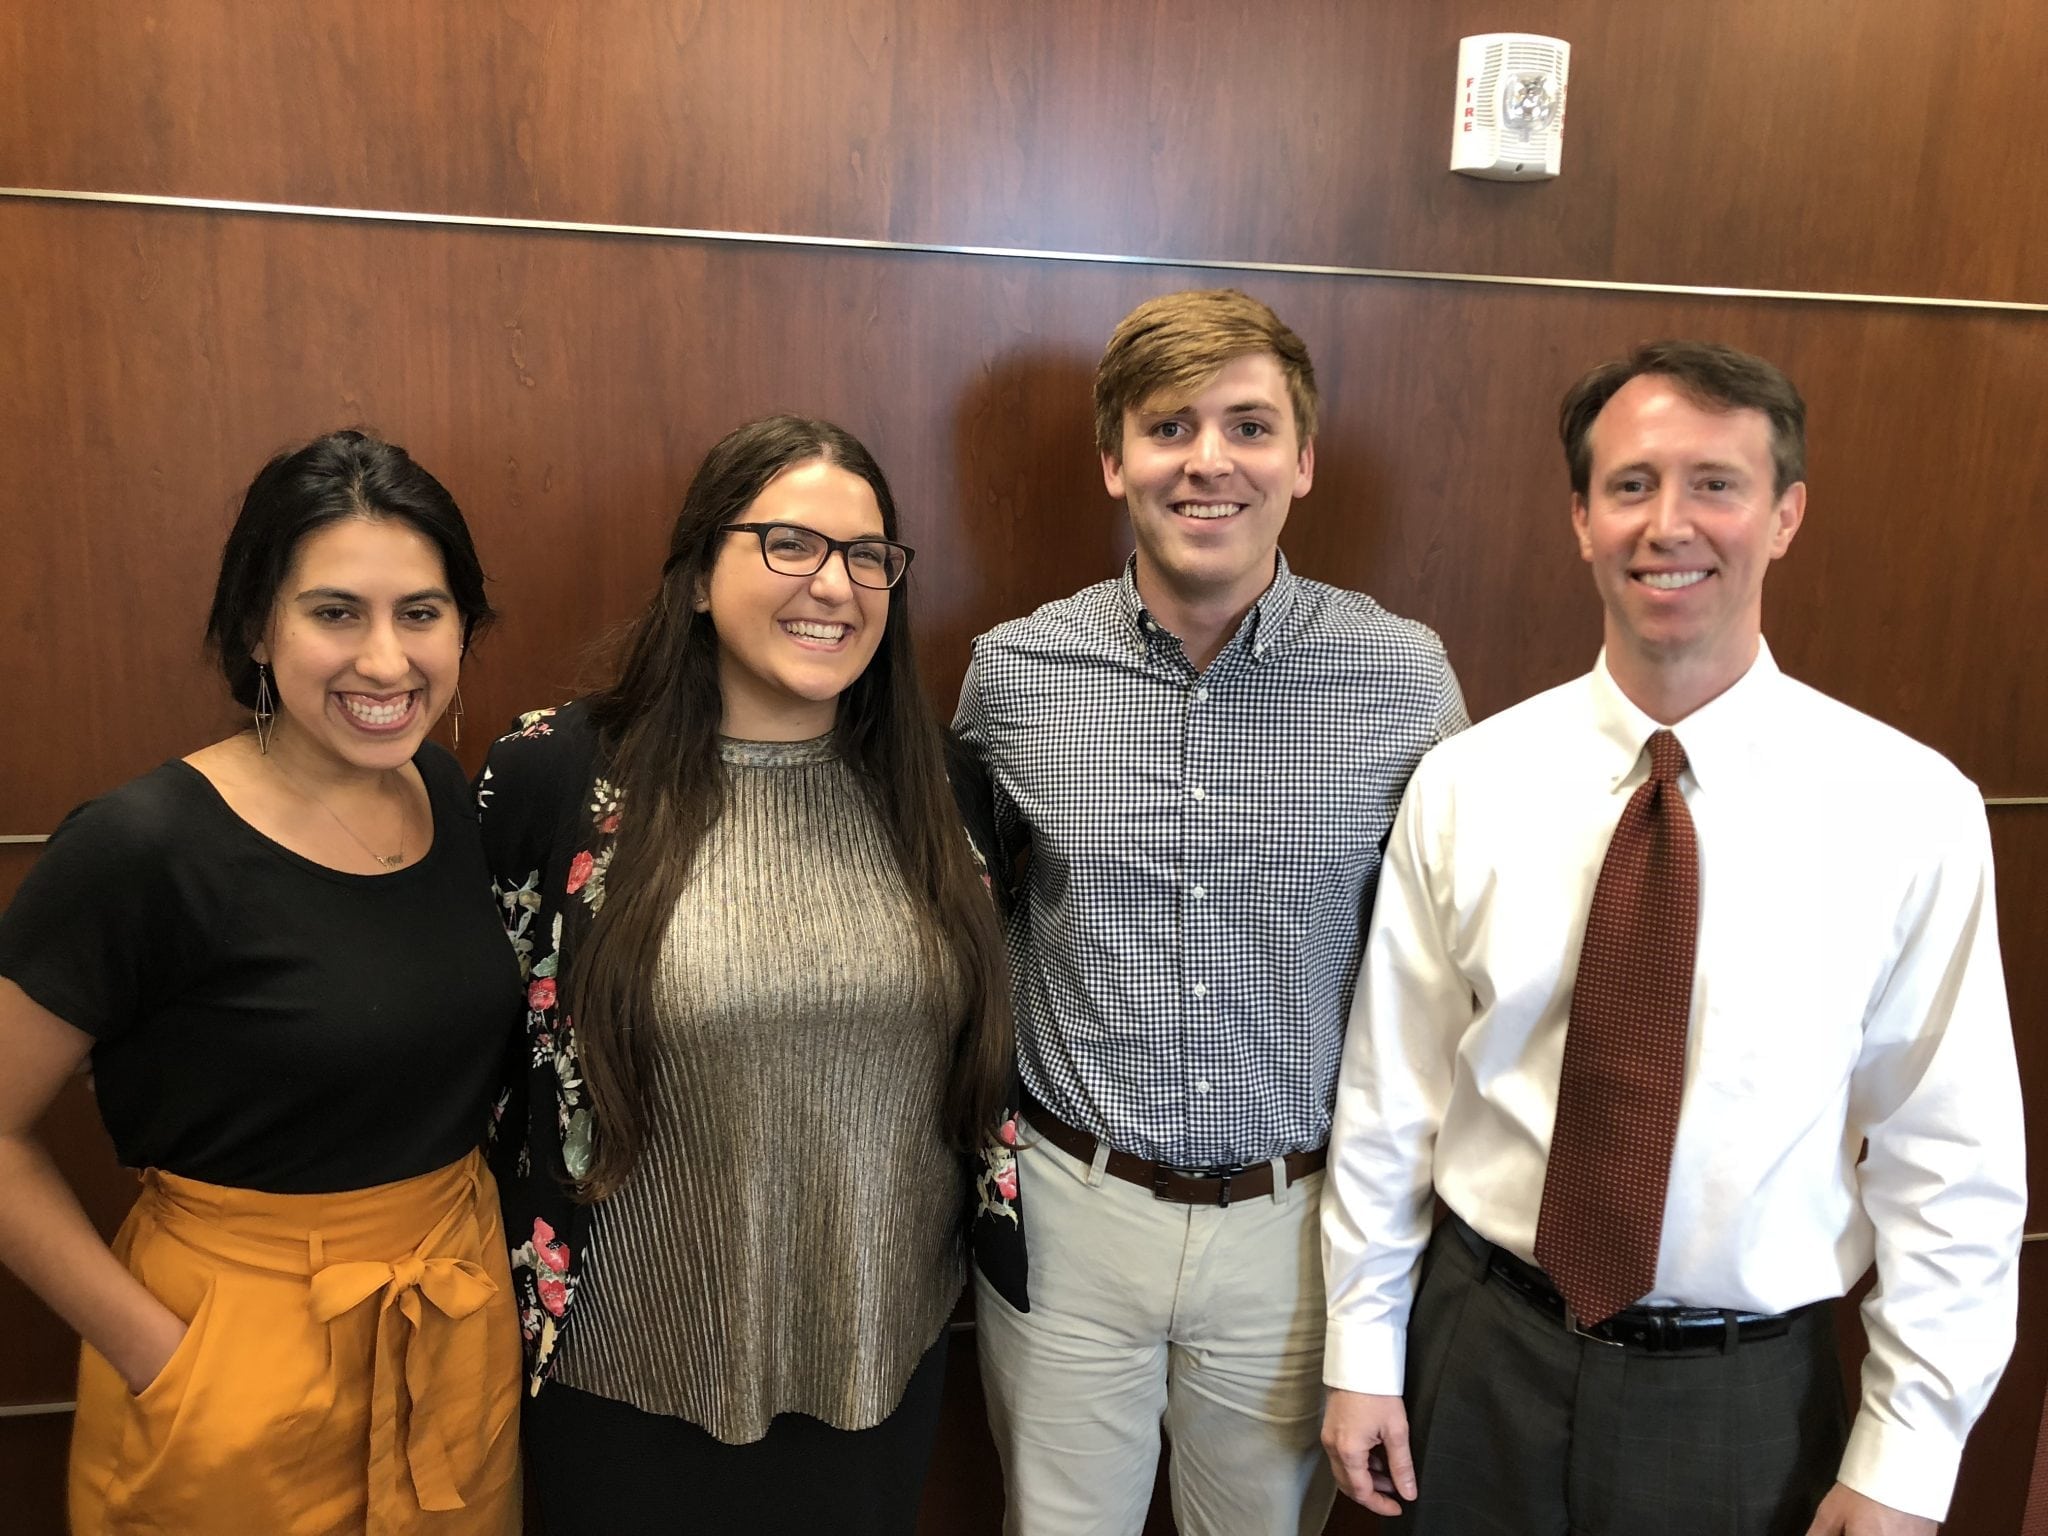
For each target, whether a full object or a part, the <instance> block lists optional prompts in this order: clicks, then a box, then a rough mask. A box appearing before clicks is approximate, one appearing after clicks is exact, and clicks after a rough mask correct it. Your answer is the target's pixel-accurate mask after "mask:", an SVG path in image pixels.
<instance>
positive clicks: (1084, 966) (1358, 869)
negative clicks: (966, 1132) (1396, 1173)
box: [955, 290, 1466, 1536]
mask: <svg viewBox="0 0 2048 1536" xmlns="http://www.w3.org/2000/svg"><path fill="white" fill-rule="evenodd" d="M1095 407H1096V434H1097V447H1098V449H1099V450H1100V452H1101V456H1102V472H1103V482H1104V484H1105V485H1106V486H1107V488H1108V490H1109V493H1110V494H1111V495H1112V496H1115V497H1117V498H1119V499H1121V500H1122V501H1123V502H1124V503H1125V505H1126V507H1127V508H1128V510H1129V513H1130V518H1131V525H1132V529H1133V531H1134V533H1135V535H1136V554H1135V556H1134V557H1133V559H1132V560H1131V562H1130V563H1129V564H1128V565H1127V566H1126V567H1125V569H1124V571H1123V572H1122V573H1121V575H1119V576H1118V577H1116V578H1115V579H1112V580H1109V581H1104V582H1101V583H1098V584H1097V585H1095V586H1092V587H1089V588H1086V589H1085V590H1083V591H1081V592H1079V593H1077V594H1076V595H1074V596H1073V597H1071V598H1068V599H1066V600H1064V601H1061V602H1056V603H1051V604H1048V605H1046V606H1045V607H1043V608H1041V609H1039V610H1038V611H1037V612H1036V613H1034V614H1031V615H1030V616H1028V617H1026V618H1022V619H1018V620H1015V621H1013V622H1011V623H1008V624H1004V625H1001V626H999V627H998V628H996V629H995V630H993V631H991V632H990V633H988V634H986V635H984V636H982V637H981V639H980V640H979V641H977V642H976V645H975V649H974V659H973V662H972V664H971V666H970V668H969V671H968V675H967V679H966V682H965V684H964V686H963V689H962V693H961V699H960V709H959V715H958V718H957V720H956V722H955V724H956V727H957V729H958V730H959V732H960V734H961V736H962V737H963V738H964V739H965V741H966V742H968V743H969V744H970V745H971V746H972V747H973V748H974V749H976V750H977V751H978V752H979V753H980V754H981V755H982V757H983V759H984V760H985V761H986V763H987V766H988V769H989V774H990V778H991V780H992V781H993V784H994V789H995V798H996V808H997V816H998V822H999V827H1000V830H1001V832H1002V835H1003V837H1004V838H1005V840H1006V841H1007V843H1008V845H1009V848H1010V851H1011V852H1013V853H1018V854H1021V853H1023V852H1024V851H1025V850H1027V849H1028V851H1029V866H1028V873H1027V876H1026V880H1025V888H1024V890H1023V892H1022V893H1021V899H1020V900H1019V902H1018V903H1017V907H1016V912H1015V916H1014V919H1013V923H1012V929H1011V936H1010V937H1011V947H1012V958H1013V961H1014V965H1015V972H1016V992H1017V1029H1018V1053H1019V1061H1020V1067H1021V1071H1022V1075H1023V1081H1024V1089H1025V1095H1026V1106H1025V1121H1026V1130H1025V1135H1024V1147H1023V1149H1022V1151H1021V1152H1020V1154H1019V1167H1020V1174H1021V1181H1022V1184H1023V1187H1024V1190H1025V1196H1024V1203H1025V1206H1026V1208H1027V1209H1028V1210H1029V1212H1030V1240H1031V1302H1030V1308H1031V1309H1030V1311H1029V1312H1028V1313H1020V1312H1018V1311H1016V1310H1015V1309H1014V1308H1012V1307H1011V1306H1010V1305H1009V1304H1008V1303H1007V1302H1005V1301H1003V1300H1002V1299H1001V1298H1000V1297H999V1296H997V1295H996V1294H995V1293H994V1292H993V1291H992V1290H991V1289H989V1288H988V1287H987V1286H986V1285H982V1286H981V1287H980V1290H979V1293H978V1303H979V1309H978V1318H979V1335H978V1339H979V1350H980V1359H981V1371H982V1380H983V1384H984V1387H985V1389H986V1391H987V1394H988V1400H989V1414H990V1420H991V1423H992V1426H993V1428H994V1431H995V1438H996V1443H997V1446H998V1448H999V1450H1000V1451H1001V1453H1002V1458H1003V1464H1004V1469H1005V1473H1006V1476H1007V1481H1008V1493H1009V1506H1008V1513H1007V1518H1006V1522H1005V1528H1006V1530H1007V1531H1008V1532H1010V1533H1012V1536H1080V1533H1084V1532H1085V1533H1090V1536H1110V1533H1133V1536H1135V1533H1136V1532H1137V1531H1138V1530H1139V1529H1140V1527H1141V1526H1142V1525H1143V1523H1144V1520H1145V1512H1146V1508H1147V1506H1148V1504H1149V1502H1150V1499H1151V1492H1152V1486H1153V1480H1154V1473H1155V1470H1156V1466H1157V1462H1158V1457H1159V1447H1160V1429H1161V1426H1162V1424H1163V1425H1164V1428H1165V1430H1166V1432H1167V1434H1168V1435H1169V1436H1170V1437H1171V1439H1172V1442H1173V1452H1174V1454H1173V1461H1172V1487H1173V1502H1174V1514H1175V1518H1176V1522H1177V1524H1178V1526H1179V1529H1180V1530H1181V1532H1182V1533H1183V1536H1268V1533H1270V1536H1299V1533H1303V1532H1312V1531H1318V1530H1320V1529H1321V1528H1322V1526H1323V1522H1324V1520H1325V1518H1326V1517H1327V1515H1328V1513H1329V1509H1330V1505H1331V1502H1332V1499H1333V1496H1334V1495H1333V1488H1332V1482H1331V1478H1330V1472H1329V1468H1328V1465H1327V1463H1326V1462H1325V1460H1324V1457H1323V1455H1322V1452H1321V1449H1320V1446H1319V1444H1318V1432H1319V1427H1320V1424H1321V1416H1322V1401H1323V1386H1322V1351H1323V1331H1324V1319H1323V1293H1322V1280H1321V1273H1320V1266H1319V1261H1318V1254H1317V1219H1316V1218H1317V1208H1318V1204H1319V1201H1320V1196H1321V1186H1322V1173H1321V1169H1322V1165H1323V1157H1324V1145H1325V1143H1326V1141H1327V1139H1328V1136H1329V1127H1330V1111H1331V1103H1332V1095H1333V1093H1334V1090H1335V1085H1336V1073H1337V1065H1338V1060H1339V1058H1340V1056H1341V1053H1342V1047H1343V1035H1344V1025H1345V1018H1346V1015H1347V1012H1348V1008H1349V1003H1350V994H1351V987H1352V982H1353V978H1354V976H1355V974H1356V971H1357V966H1358V958H1359V945H1360V925H1361V919H1362V916H1363V914H1364V913H1366V912H1368V911H1369V910H1370V907H1371V903H1372V897H1373V890H1374V884H1375V881H1376V879H1377V877H1378V873H1379V864H1380V850H1381V848H1382V846H1383V844H1384V841H1385V838H1386V835H1387V832H1388V830H1389V828H1390V827H1391V825H1392V822H1393V816H1394V811H1395V807H1396V805H1397V804H1398V802H1399V799H1400V796H1401V791H1402V788H1403V786H1404V785H1405V784H1406V782H1407V779H1408V775H1409V772H1410V771H1411V770H1412V768H1413V767H1414V765H1415V763H1416V761H1417V760H1418V759H1419V758H1420V757H1421V756H1422V754H1423V753H1424V752H1426V751H1427V750H1428V749H1429V748H1430V747H1431V746H1432V745H1434V744H1435V743H1436V742H1438V741H1439V740H1441V739H1443V738H1444V737H1446V736H1448V735H1450V734H1452V733H1453V732H1455V731H1458V730H1460V729H1462V728H1463V727H1464V725H1465V724H1466V716H1465V708H1464V703H1463V700H1462V698H1461V696H1460V694H1459V691H1458V685H1457V680H1456V678H1455V677H1454V676H1453V675H1452V672H1451V668H1450V665H1449V663H1448V662H1447V661H1446V659H1445V657H1444V651H1443V646H1442V644H1441V643H1440V642H1439V641H1438V639H1437V637H1436V636H1435V635H1434V634H1433V633H1431V632H1430V631H1429V630H1427V629H1425V628H1424V627H1423V626H1421V625H1419V624H1415V623H1412V622H1410V621H1408V620H1405V619H1401V618H1397V617H1395V616H1394V615H1392V614H1390V613H1388V612H1387V611H1386V610H1384V609H1383V608H1381V607H1380V606H1379V605H1378V604H1377V603H1375V602H1374V601H1373V600H1372V599H1371V598H1368V597H1365V596H1363V595H1361V594H1358V593H1355V592H1345V591H1341V590H1338V589H1336V588H1333V587H1329V586H1325V585H1323V584H1322V583H1320V582H1314V581H1309V580H1305V579H1304V578H1302V577H1299V576H1297V575H1295V574H1294V572H1293V571H1292V570H1291V569H1290V568H1289V566H1288V563H1287V561H1286V558H1285V557H1284V556H1282V555H1281V554H1280V551H1279V540H1280V533H1281V530H1282V528H1283V527H1284V526H1285V524H1286V521H1287V517H1288V514H1289V511H1290V510H1291V508H1292V506H1293V504H1294V502H1295V501H1296V500H1297V499H1299V498H1300V497H1302V496H1305V495H1306V494H1307V493H1308V490H1309V486H1310V483H1311V481H1312V480H1313V478H1314V472H1315V434H1316V407H1317V399H1316V386H1315V373H1314V369H1313V368H1312V366H1311V365H1310V362H1309V357H1308V352H1307V349H1306V348H1305V347H1304V346H1303V345H1302V342H1301V339H1300V338H1299V337H1298V336H1296V335H1295V334H1294V332H1293V331H1291V330H1289V329H1288V328H1287V327H1286V326H1285V325H1284V324H1282V323H1281V321H1280V319H1279V318H1278V316H1276V315H1275V314H1274V313H1273V311H1272V310H1271V309H1269V308H1268V307H1267V306H1266V305H1264V304H1262V303H1260V302H1258V301H1257V300H1255V299H1251V298H1248V297H1246V296H1245V295H1244V294H1241V293H1237V292H1234V291H1230V290H1214V291H1202V292H1191V293H1177V294H1169V295H1166V296H1164V297H1162V298H1157V299H1153V300H1151V301H1149V302H1147V303H1145V304H1142V305H1140V306H1139V307H1138V308H1137V309H1136V310H1134V311H1132V312H1131V314H1129V315H1128V316H1126V317H1125V319H1124V320H1123V322H1122V323H1121V324H1120V325H1119V326H1118V327H1117V328H1116V332H1115V334H1114V335H1113V336H1112V337H1111V338H1110V341H1109V346H1108V348H1107V350H1106V351H1105V352H1104V353H1103V357H1102V362H1101V365H1100V367H1099V368H1098V369H1097V372H1096V378H1095Z"/></svg>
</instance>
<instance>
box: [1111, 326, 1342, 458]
mask: <svg viewBox="0 0 2048 1536" xmlns="http://www.w3.org/2000/svg"><path fill="white" fill-rule="evenodd" d="M1258 352H1270V353H1272V354H1273V356H1274V357H1276V358H1278V359H1279V362H1280V372H1281V374H1282V375H1283V376H1285V378H1286V380H1287V399H1288V403H1289V404H1291V405H1292V406H1293V407H1294V430H1295V435H1296V436H1297V437H1299V438H1300V439H1301V441H1302V442H1304V443H1307V442H1310V441H1312V440H1313V439H1314V437H1315V435H1316V404H1317V396H1316V370H1315V365H1314V364H1313V363H1311V362H1310V361H1309V360H1308V348H1307V347H1306V346H1304V345H1303V344H1302V340H1301V338H1300V337H1299V336H1297V335H1295V334H1294V332H1293V331H1291V330H1289V329H1288V328H1287V327H1286V325H1284V324H1283V323H1282V322H1281V319H1280V317H1279V316H1278V315H1276V314H1274V313H1273V311H1272V310H1271V309H1270V308H1268V307H1267V306H1266V305H1264V304H1262V303H1260V302H1259V301H1258V300H1257V299H1255V298H1252V297H1251V296H1250V295H1248V294H1243V293H1239V292H1238V291H1237V290H1236V289H1235V288H1192V289H1189V290H1188V291H1186V292H1185V293H1166V294H1161V295H1160V296H1159V297H1158V298H1156V299H1147V300H1146V301H1145V302H1144V303H1142V304H1140V305H1139V306H1138V307H1137V308H1136V309H1134V310H1132V311H1131V312H1130V313H1129V314H1128V315H1125V316H1124V318H1123V320H1122V321H1121V322H1120V323H1119V324H1118V325H1117V328H1116V330H1115V331H1114V332H1113V333H1112V334H1111V336H1110V338H1109V345H1108V346H1107V347H1105V348H1103V350H1102V361H1101V362H1100V363H1098V364H1097V365H1096V367H1095V446H1096V447H1098V448H1100V449H1101V450H1102V451H1103V452H1104V453H1116V452H1117V451H1118V450H1119V449H1121V448H1122V446H1123V440H1124V412H1125V411H1127V410H1131V409H1134V408H1136V407H1139V406H1142V405H1143V404H1144V403H1145V402H1146V401H1147V400H1150V399H1152V398H1153V397H1154V396H1156V395H1158V394H1159V393H1160V392H1161V391H1163V390H1171V391H1173V392H1174V393H1176V394H1188V395H1191V394H1193V393H1194V392H1195V391H1196V390H1197V389H1199V388H1201V387H1202V385H1204V384H1206V383H1207V382H1208V381H1209V380H1210V379H1212V378H1214V377H1215V376H1216V375H1217V374H1218V373H1219V372H1221V371H1222V369H1223V366H1224V364H1226V363H1229V362H1231V361H1233V360H1235V359H1237V358H1240V357H1246V356H1249V355H1251V354H1253V353H1258Z"/></svg>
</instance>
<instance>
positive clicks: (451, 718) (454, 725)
mask: <svg viewBox="0 0 2048 1536" xmlns="http://www.w3.org/2000/svg"><path fill="white" fill-rule="evenodd" d="M448 724H449V726H450V727H451V729H452V730H453V731H454V735H455V745H456V746H457V747H460V746H461V745H462V684H460V683H457V684H456V685H455V698H454V700H453V701H452V702H451V703H450V704H449V706H448Z"/></svg>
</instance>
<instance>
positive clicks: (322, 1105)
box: [0, 745, 523, 1194]
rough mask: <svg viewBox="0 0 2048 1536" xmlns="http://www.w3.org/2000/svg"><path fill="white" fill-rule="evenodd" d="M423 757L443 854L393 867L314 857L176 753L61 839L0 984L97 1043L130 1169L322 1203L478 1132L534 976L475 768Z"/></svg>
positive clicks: (465, 1145) (33, 884)
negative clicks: (518, 951) (523, 964)
mask: <svg viewBox="0 0 2048 1536" xmlns="http://www.w3.org/2000/svg"><path fill="white" fill-rule="evenodd" d="M413 761H414V765H415V766H416V767H417V768H418V769H419V772H420V776H421V778H422V779H423V780H425V782H426V786H427V795H428V799H429V800H430V802H431V803H432V806H433V817H434V845H433V847H432V849H431V850H430V851H429V852H428V853H427V855H426V857H425V858H423V859H421V860H419V861H418V862H417V863H415V864H412V865H410V866H408V867H407V868H405V869H401V870H397V871H394V872H393V873H391V874H386V875H354V874H347V873H344V872H342V871H340V870H333V869H328V868H327V867H325V866H324V865H321V864H316V863H314V862H313V861H312V860H310V859H305V858H301V857H300V856H299V855H298V854H295V853H293V852H291V851H290V850H289V849H287V848H285V847H283V846H281V845H280V844H278V843H275V842H273V841H271V840H270V839H269V838H267V837H265V836H264V835H263V834H262V833H260V832H258V831H257V830H256V829H255V828H254V827H252V826H250V825H249V824H248V823H247V822H245V821H243V820H242V819H241V817H239V816H237V815H236V814H235V813H234V812H233V811H232V810H230V809H229V808H228V805H227V802H226V801H224V800H222V799H221V797H220V794H219V792H218V791H217V790H215V789H214V787H213V785H212V784H211V783H210V782H208V780H207V779H206V777H205V776H204V775H203V774H201V773H200V772H199V771H198V770H197V769H195V768H193V767H192V766H191V765H190V764H188V763H183V762H172V763H166V764H164V766H163V767H161V768H159V769H157V770H156V771H155V772H154V773H150V774H147V775H145V776H144V777H142V778H140V779H137V780H135V781H134V782H133V783H130V784H126V785H123V786H122V787H121V788H120V789H117V790H115V791H113V792H112V793H111V794H107V795H104V796H102V797H101V798H99V799H97V800H92V801H89V802H87V803H86V804H85V805H82V806H80V807H79V808H78V809H77V810H75V811H73V812H72V813H71V814H70V815H69V816H67V817H66V818H65V819H64V822H63V824H62V825H61V826H59V827H58V829H57V831H56V832H55V833H53V834H52V835H51V838H50V841H49V844H48V846H47V847H46V848H45V849H44V851H43V855H42V857H41V858H40V859H38V860H37V861H36V864H35V867H34V868H33V869H31V870H30V871H29V875H28V878H27V880H26V881H25V882H24V883H23V885H22V887H21V891H20V893H19V894H18V895H17V896H16V897H15V899H14V902H13V904H12V905H11V906H10V907H9V908H8V909H7V911H6V912H5V914H4V915H0V975H4V976H7V977H9V978H11V979H12V980H13V981H14V982H15V983H16V984H17V985H18V986H20V988H21V989H22V990H23V991H24V992H26V993H27V994H28V995H29V996H30V997H31V998H33V999H34V1000H35V1001H36V1002H38V1003H40V1004H41V1005H42V1006H43V1007H45V1008H47V1009H49V1010H50V1012H52V1013H54V1014H56V1015H57V1017H59V1018H61V1019H63V1020H65V1021H66V1022H67V1023H69V1024H71V1025H73V1026H74V1027H76V1028H78V1029H80V1030H83V1031H84V1032H85V1033H86V1034H89V1035H91V1036H92V1037H93V1041H94V1044H93V1049H92V1069H93V1075H94V1089H95V1092H96V1094H97V1096H98V1099H99V1106H100V1113H101V1115H102V1117H103V1118H104V1119H105V1121H106V1125H107V1130H108V1132H109V1133H110V1134H111V1135H112V1137H113V1141H114V1147H115V1150H116V1152H117V1153H118V1154H119V1155H120V1158H121V1161H122V1162H123V1163H125V1164H128V1165H129V1166H131V1167H137V1168H141V1167H154V1168H162V1169H164V1170H166V1171H167V1172H170V1173H176V1174H181V1175H183V1176H185V1177H187V1178H193V1179H203V1180H205V1181H207V1182H208V1183H213V1184H226V1185H232V1186H235V1187H237V1188H243V1189H259V1190H266V1191H270V1192H272V1193H276V1194H323V1193H330V1192H333V1191H336V1190H344V1189H363V1188H367V1187H369V1186H371V1185H376V1184H386V1183H391V1182H393V1181H395V1180H398V1179H405V1178H410V1177H412V1176H414V1175H416V1174H421V1173H426V1172H428V1171H430V1170H432V1169H435V1168H439V1167H443V1166H445V1165H446V1164H448V1163H451V1162H454V1161H455V1160H456V1159H457V1158H459V1157H462V1156H463V1155H464V1154H465V1153H467V1152H468V1151H469V1150H470V1149H471V1148H473V1147H475V1146H476V1145H477V1144H478V1142H479V1141H480V1140H481V1139H482V1136H483V1133H484V1130H485V1128H486V1124H487V1121H488V1118H489V1113H490V1101H491V1096H492V1094H493V1092H494V1090H495V1089H496V1087H497V1084H498V1081H499V1077H500V1074H501V1072H502V1070H503V1067H504V1063H505V1051H506V1047H507V1044H508V1041H509V1039H510V1036H511V1033H512V1031H513V1030H514V1028H515V1026H516V1025H517V1024H518V1023H519V1022H520V1021H521V1019H522V1017H523V1014H522V1010H521V992H520V981H519V969H518V964H517V962H516V960H515V958H514V956H513V953H512V950H511V947H510V946H509V945H508V944H507V943H506V942H505V933H504V929H503V928H502V927H501V926H500V924H499V921H498V918H497V915H496V910H495V908H494V907H493V905H492V901H491V895H490V876H489V875H488V873H487V872H486V871H485V867H484V861H483V849H482V845H481V843H480V841H479V838H478V832H477V817H476V810H475V805H474V802H473V801H472V800H471V798H470V795H469V791H468V787H467V785H466V784H465V782H464V780H463V775H462V770H461V768H460V767H459V766H458V765H457V763H456V762H455V759H454V758H453V757H451V756H450V755H449V754H448V753H447V752H446V751H444V750H442V749H441V748H439V747H436V746H431V745H430V746H425V747H422V748H421V750H420V752H419V755H418V756H416V757H415V758H414V759H413Z"/></svg>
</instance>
